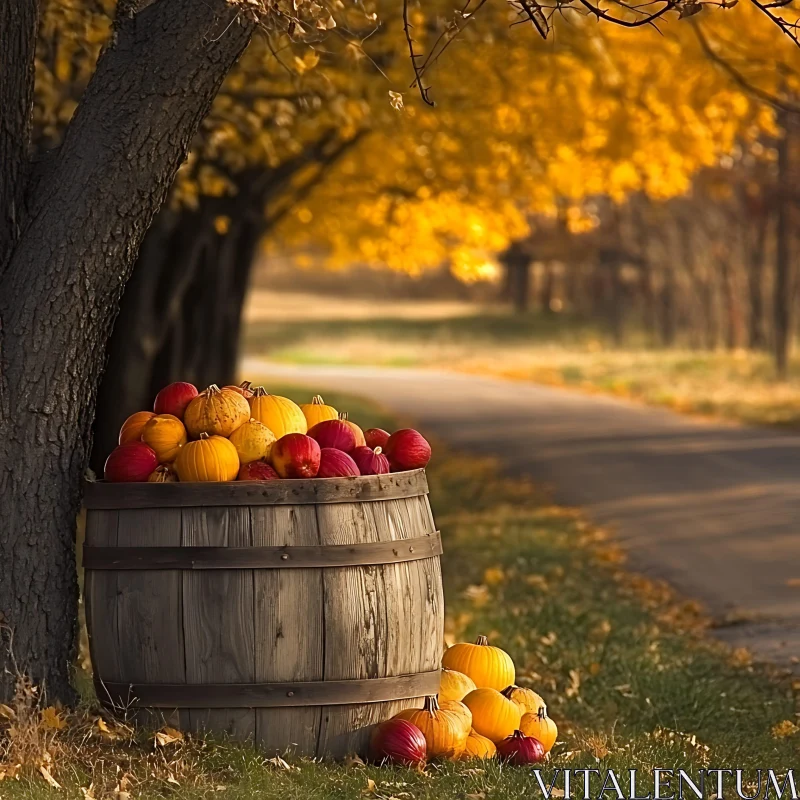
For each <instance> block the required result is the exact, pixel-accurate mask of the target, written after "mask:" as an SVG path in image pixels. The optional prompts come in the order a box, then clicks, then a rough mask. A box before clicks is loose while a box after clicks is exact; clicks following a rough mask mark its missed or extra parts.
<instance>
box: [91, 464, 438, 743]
mask: <svg viewBox="0 0 800 800" xmlns="http://www.w3.org/2000/svg"><path fill="white" fill-rule="evenodd" d="M427 493H428V485H427V481H426V478H425V471H424V470H414V471H410V472H402V473H396V474H392V475H376V476H367V477H361V478H343V479H338V478H337V479H333V478H332V479H326V480H284V481H270V482H264V483H217V484H214V483H206V484H189V483H186V484H182V483H164V484H156V483H127V484H125V483H104V482H93V483H88V484H87V485H86V488H85V505H86V508H87V528H86V545H85V547H84V554H83V563H84V568H85V571H86V580H85V596H86V607H87V624H88V630H89V641H90V649H91V656H92V665H93V668H94V679H95V688H96V690H97V695H98V697H99V698H100V699H101V701H103V702H104V703H105V704H106V705H107V706H109V707H113V708H114V709H116V710H117V711H118V712H119V711H130V712H131V713H132V715H133V717H134V718H135V719H136V720H137V721H139V722H146V723H147V724H151V725H158V724H163V722H165V721H166V722H168V723H169V724H171V725H173V726H175V727H178V728H181V729H183V730H189V731H207V732H210V733H216V734H221V733H224V734H228V735H230V736H232V737H234V738H236V739H241V740H245V739H251V740H253V741H254V742H255V743H256V745H257V746H258V747H260V748H261V749H262V750H264V751H267V752H270V753H275V752H280V753H282V752H286V751H294V752H296V753H298V754H302V755H307V756H333V757H341V756H344V755H346V754H347V753H351V752H357V753H358V752H363V750H364V749H365V745H366V743H367V741H368V738H369V727H370V726H371V725H372V724H374V723H375V722H378V721H381V720H384V719H388V718H389V717H390V716H392V715H393V714H395V713H396V712H397V711H400V710H401V709H403V708H407V707H409V706H414V705H416V706H419V705H421V698H422V697H424V696H425V695H427V694H434V693H436V692H437V691H438V688H439V664H440V659H441V652H442V641H443V617H444V605H443V599H442V582H441V572H440V564H439V556H440V554H441V540H440V538H439V534H438V532H437V531H436V528H435V526H434V522H433V516H432V514H431V509H430V505H429V503H428V494H427Z"/></svg>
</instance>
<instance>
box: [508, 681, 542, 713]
mask: <svg viewBox="0 0 800 800" xmlns="http://www.w3.org/2000/svg"><path fill="white" fill-rule="evenodd" d="M502 694H503V696H505V697H507V698H508V699H509V700H511V701H512V702H514V703H516V704H517V705H518V706H519V710H520V711H521V712H522V713H523V714H537V713H538V712H539V709H540V708H544V705H545V702H544V700H543V699H542V696H541V695H539V694H537V693H536V692H534V691H533V689H523V688H522V687H521V686H506V688H505V689H503V691H502Z"/></svg>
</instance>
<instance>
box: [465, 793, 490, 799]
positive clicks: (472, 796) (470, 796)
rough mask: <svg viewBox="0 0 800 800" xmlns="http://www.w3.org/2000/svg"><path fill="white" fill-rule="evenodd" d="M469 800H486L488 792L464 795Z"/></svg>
mask: <svg viewBox="0 0 800 800" xmlns="http://www.w3.org/2000/svg"><path fill="white" fill-rule="evenodd" d="M464 797H466V798H467V800H486V792H474V793H473V794H467V795H464Z"/></svg>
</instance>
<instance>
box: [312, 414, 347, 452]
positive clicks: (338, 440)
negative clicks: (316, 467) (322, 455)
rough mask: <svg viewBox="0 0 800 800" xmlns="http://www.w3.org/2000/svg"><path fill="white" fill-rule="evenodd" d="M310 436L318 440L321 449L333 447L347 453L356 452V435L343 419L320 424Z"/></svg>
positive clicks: (329, 420) (315, 426) (313, 429)
mask: <svg viewBox="0 0 800 800" xmlns="http://www.w3.org/2000/svg"><path fill="white" fill-rule="evenodd" d="M308 435H309V436H310V437H311V438H312V439H316V441H317V442H319V446H320V447H333V448H335V449H336V450H342V451H343V452H345V453H349V452H350V451H351V450H355V447H356V435H355V433H354V432H353V429H352V428H351V427H350V426H349V425H348V424H347V423H346V422H345V421H344V420H343V419H326V420H323V421H322V422H318V423H317V424H316V425H314V427H313V428H311V430H310V431H309V432H308Z"/></svg>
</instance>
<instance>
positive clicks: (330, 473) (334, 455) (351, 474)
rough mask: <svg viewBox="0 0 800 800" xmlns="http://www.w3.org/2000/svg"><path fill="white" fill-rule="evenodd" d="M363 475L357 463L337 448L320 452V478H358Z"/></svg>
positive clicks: (318, 475) (318, 474) (323, 449)
mask: <svg viewBox="0 0 800 800" xmlns="http://www.w3.org/2000/svg"><path fill="white" fill-rule="evenodd" d="M360 474H361V471H360V470H359V469H358V466H357V465H356V462H355V461H353V459H352V458H350V456H349V455H347V453H344V452H342V451H341V450H337V449H336V448H335V447H323V448H322V450H321V451H320V459H319V472H317V477H318V478H357V477H358V476H359V475H360Z"/></svg>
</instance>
